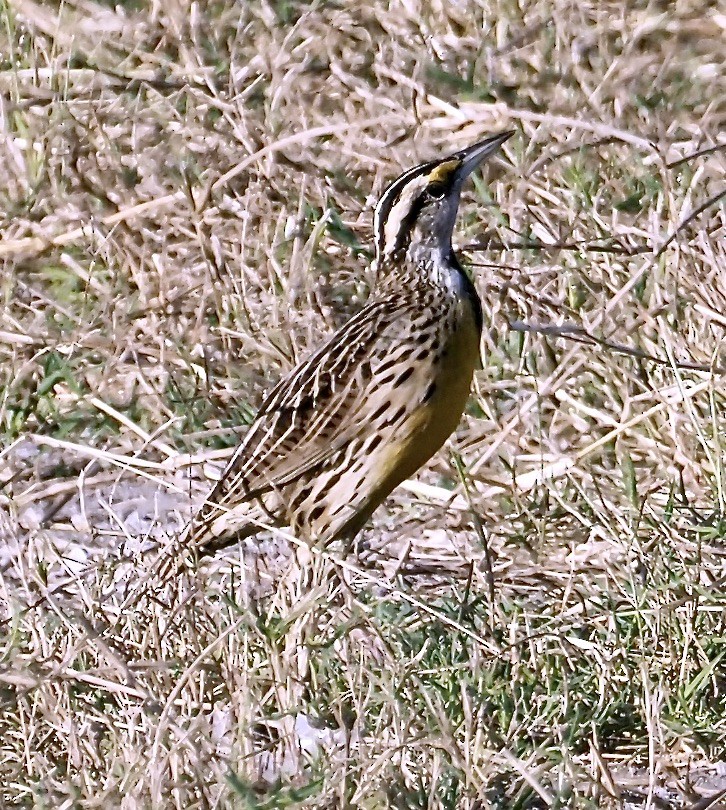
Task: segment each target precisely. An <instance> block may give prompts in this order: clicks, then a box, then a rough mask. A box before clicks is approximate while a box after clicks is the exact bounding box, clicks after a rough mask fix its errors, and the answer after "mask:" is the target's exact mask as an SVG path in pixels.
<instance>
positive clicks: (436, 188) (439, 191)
mask: <svg viewBox="0 0 726 810" xmlns="http://www.w3.org/2000/svg"><path fill="white" fill-rule="evenodd" d="M426 191H427V192H428V195H429V197H431V199H432V200H443V199H444V197H445V196H446V186H445V185H444V184H443V183H431V184H430V185H429V187H428V188H427V189H426Z"/></svg>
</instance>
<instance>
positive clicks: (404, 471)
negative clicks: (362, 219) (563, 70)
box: [185, 132, 513, 553]
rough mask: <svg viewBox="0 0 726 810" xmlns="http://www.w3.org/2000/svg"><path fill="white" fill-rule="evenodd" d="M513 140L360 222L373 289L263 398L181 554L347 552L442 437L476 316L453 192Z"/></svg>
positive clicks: (475, 353) (467, 155) (475, 149)
mask: <svg viewBox="0 0 726 810" xmlns="http://www.w3.org/2000/svg"><path fill="white" fill-rule="evenodd" d="M512 134H513V133H511V132H503V133H501V134H498V135H494V136H492V137H489V138H487V139H485V140H483V141H480V142H479V143H475V144H474V145H473V146H469V147H468V148H466V149H462V150H461V151H459V152H455V153H454V154H453V155H449V156H447V157H444V158H439V159H437V160H432V161H430V162H427V163H422V164H421V165H419V166H416V167H414V168H412V169H409V170H408V171H407V172H404V174H402V175H401V176H400V177H399V178H398V179H397V180H395V181H394V182H393V183H391V185H389V186H388V188H387V189H386V190H385V191H384V193H383V195H382V196H381V198H380V201H379V202H378V205H377V207H376V210H375V217H374V230H375V248H376V258H375V271H376V275H377V279H378V282H377V287H376V290H375V291H374V292H373V293H372V295H371V297H370V299H369V300H368V303H367V304H366V305H365V307H364V308H363V309H362V310H361V311H360V312H358V314H357V315H355V316H353V317H352V318H351V319H350V320H349V321H348V322H347V323H346V324H345V325H344V326H343V327H342V328H340V329H339V330H338V331H337V332H336V333H335V334H334V335H333V336H332V337H331V338H330V339H329V340H328V342H327V343H326V344H325V345H324V346H322V347H321V348H320V349H318V351H316V352H315V353H314V354H312V355H311V356H309V357H308V358H307V359H306V360H304V361H303V362H301V363H300V364H299V365H298V366H297V367H296V368H295V369H293V371H292V372H290V373H289V374H288V375H287V376H286V377H285V378H284V379H282V380H281V381H280V382H279V383H278V384H277V385H276V386H275V387H274V388H273V389H272V391H271V392H270V393H269V395H268V396H267V398H266V400H265V401H264V402H263V404H262V407H261V408H260V410H259V412H258V413H257V416H256V418H255V420H254V422H253V424H252V425H251V427H250V428H249V430H248V432H247V434H246V435H245V438H244V440H243V442H242V443H241V445H240V446H239V448H238V449H237V451H236V452H235V453H234V455H233V456H232V458H231V460H230V462H229V463H228V465H227V467H226V469H225V470H224V471H223V473H222V476H221V478H220V480H219V481H218V483H217V484H216V486H215V487H214V488H213V489H212V491H211V493H210V494H209V496H208V497H207V499H206V501H205V503H204V505H203V506H202V507H201V509H200V510H199V512H198V513H197V515H196V516H195V517H194V518H193V520H192V522H191V523H190V525H189V527H188V530H187V537H186V540H187V542H185V545H187V547H189V546H191V547H192V548H194V549H196V550H197V551H198V552H199V553H211V552H214V551H216V550H218V549H221V548H223V547H225V546H228V545H231V544H233V543H235V542H236V541H238V540H240V539H242V538H244V537H247V536H249V535H251V534H254V533H256V532H258V531H260V528H261V526H263V525H272V526H288V527H289V528H290V529H291V530H292V532H293V533H294V534H295V536H296V537H298V538H299V539H301V540H305V541H306V542H309V543H314V544H321V545H327V544H329V543H331V542H332V541H334V540H340V539H343V540H345V541H350V540H352V538H353V537H354V536H355V535H356V534H357V533H358V532H359V531H360V530H361V529H362V528H363V526H364V524H365V523H366V521H367V520H368V518H369V517H370V516H371V514H372V513H373V511H374V510H375V509H376V507H377V506H378V505H379V504H380V503H381V502H382V501H383V500H384V499H385V498H386V497H387V496H388V495H389V493H390V492H391V491H392V490H393V489H394V488H395V487H396V486H398V484H400V483H401V482H402V481H404V480H405V479H406V478H409V477H410V476H411V475H413V474H414V473H415V472H416V471H417V470H418V469H419V468H420V467H421V466H422V465H423V464H425V463H426V461H428V460H429V459H430V458H431V456H433V455H434V453H436V451H437V450H438V449H439V448H440V447H441V446H442V445H443V443H444V442H445V441H446V439H447V438H448V436H449V435H450V434H451V433H452V431H453V430H454V429H455V428H456V425H457V423H458V422H459V419H460V417H461V414H462V412H463V410H464V407H465V405H466V401H467V398H468V396H469V389H470V386H471V380H472V376H473V373H474V369H475V368H476V367H477V365H478V364H479V358H480V355H479V339H480V335H481V329H482V309H481V303H480V301H479V297H478V296H477V293H476V290H475V289H474V286H473V284H472V283H471V281H470V280H469V278H468V276H467V275H466V273H465V272H464V271H463V270H462V268H461V265H460V264H459V262H458V260H457V258H456V255H455V254H454V252H453V249H452V246H451V235H452V231H453V227H454V220H455V218H456V213H457V210H458V206H459V199H460V195H461V189H462V185H463V183H464V180H465V179H466V178H467V177H468V176H469V175H470V174H471V173H472V172H473V171H474V169H476V168H477V166H479V165H480V164H481V163H482V162H483V161H484V160H486V158H488V157H489V156H490V155H492V154H493V153H494V152H496V151H497V150H498V149H499V147H500V146H501V145H502V144H503V143H504V141H506V140H507V138H509V137H510V136H511V135H512Z"/></svg>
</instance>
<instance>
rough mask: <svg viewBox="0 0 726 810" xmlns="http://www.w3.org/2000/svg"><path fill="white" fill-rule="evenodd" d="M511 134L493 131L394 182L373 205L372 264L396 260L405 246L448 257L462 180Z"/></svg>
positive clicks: (403, 255) (402, 252) (399, 258)
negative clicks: (374, 261) (374, 256)
mask: <svg viewBox="0 0 726 810" xmlns="http://www.w3.org/2000/svg"><path fill="white" fill-rule="evenodd" d="M513 134H514V133H512V132H502V133H500V134H498V135H493V136H492V137H490V138H486V139H485V140H483V141H479V142H478V143H475V144H473V145H472V146H468V147H467V148H466V149H462V150H461V151H459V152H455V153H454V154H453V155H449V156H448V157H445V158H441V159H439V160H432V161H430V162H428V163H422V164H421V165H419V166H415V167H414V168H413V169H409V170H408V171H407V172H404V174H402V175H401V176H400V177H399V178H398V179H397V180H394V181H393V183H391V185H390V186H388V188H387V189H386V190H385V191H384V192H383V194H382V195H381V199H380V200H379V202H378V205H377V206H376V211H375V217H374V230H375V239H376V261H377V264H378V265H379V266H380V265H381V263H387V262H400V261H401V260H402V259H403V258H404V257H405V256H406V254H407V252H408V251H409V250H412V251H416V252H418V251H421V250H423V251H432V252H433V251H437V252H438V251H440V252H441V253H442V254H444V255H448V254H449V253H450V251H451V233H452V231H453V229H454V220H455V219H456V212H457V210H458V207H459V198H460V196H461V187H462V186H463V184H464V181H465V180H466V178H467V177H468V176H469V175H470V174H471V173H472V172H473V171H474V169H476V168H477V166H479V165H481V163H483V161H485V160H486V159H487V158H488V157H489V156H490V155H492V154H493V153H494V152H496V151H497V150H498V149H499V147H500V146H501V145H502V144H503V143H504V141H506V140H507V139H508V138H509V137H511V136H512V135H513Z"/></svg>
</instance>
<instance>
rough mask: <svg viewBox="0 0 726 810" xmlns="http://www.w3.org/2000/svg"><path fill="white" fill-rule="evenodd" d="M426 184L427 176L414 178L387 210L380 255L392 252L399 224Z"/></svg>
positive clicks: (396, 244)
mask: <svg viewBox="0 0 726 810" xmlns="http://www.w3.org/2000/svg"><path fill="white" fill-rule="evenodd" d="M427 185H428V180H427V176H421V177H417V178H414V179H413V180H411V182H410V183H409V184H408V185H407V186H406V187H405V188H404V189H403V191H402V192H401V194H400V196H399V198H398V200H397V201H396V203H395V204H394V205H393V207H392V208H391V210H390V211H389V212H388V218H387V219H386V221H385V223H384V226H383V245H382V251H381V255H388V254H390V253H392V252H393V251H394V250H396V248H397V247H398V245H399V241H400V240H399V237H400V234H401V226H402V225H403V222H404V220H405V219H406V217H408V215H409V214H410V213H411V208H412V207H413V204H414V202H415V201H416V200H417V199H418V197H419V195H420V194H421V192H422V191H423V190H424V189H425V188H426V186H427Z"/></svg>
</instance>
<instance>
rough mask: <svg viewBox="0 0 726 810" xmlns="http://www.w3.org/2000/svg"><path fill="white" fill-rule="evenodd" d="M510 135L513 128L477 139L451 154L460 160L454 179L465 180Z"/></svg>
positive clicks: (512, 132)
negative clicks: (480, 139)
mask: <svg viewBox="0 0 726 810" xmlns="http://www.w3.org/2000/svg"><path fill="white" fill-rule="evenodd" d="M512 135H514V130H509V131H507V132H500V133H499V134H498V135H492V136H491V137H490V138H485V139H484V140H483V141H479V143H475V144H473V145H472V146H467V147H466V149H462V150H461V151H460V152H457V153H456V154H455V155H453V157H454V158H456V159H458V160H460V161H461V166H459V168H458V169H457V170H456V175H457V178H456V179H457V180H458V181H459V182H462V181H463V180H465V179H466V178H467V177H468V176H469V175H470V174H471V173H472V172H473V171H474V169H476V168H477V166H479V165H481V164H482V163H483V162H484V161H485V160H486V159H487V158H488V157H490V156H491V155H493V154H494V153H495V152H496V151H497V150H498V149H499V147H500V146H501V145H502V144H503V143H504V142H505V141H508V140H509V139H510V138H511V137H512Z"/></svg>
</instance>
